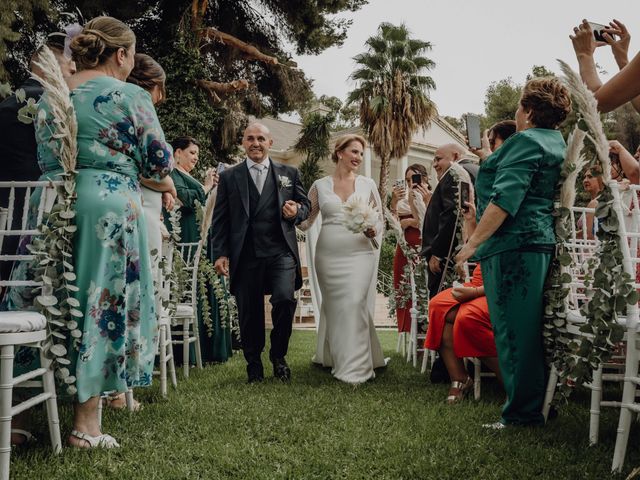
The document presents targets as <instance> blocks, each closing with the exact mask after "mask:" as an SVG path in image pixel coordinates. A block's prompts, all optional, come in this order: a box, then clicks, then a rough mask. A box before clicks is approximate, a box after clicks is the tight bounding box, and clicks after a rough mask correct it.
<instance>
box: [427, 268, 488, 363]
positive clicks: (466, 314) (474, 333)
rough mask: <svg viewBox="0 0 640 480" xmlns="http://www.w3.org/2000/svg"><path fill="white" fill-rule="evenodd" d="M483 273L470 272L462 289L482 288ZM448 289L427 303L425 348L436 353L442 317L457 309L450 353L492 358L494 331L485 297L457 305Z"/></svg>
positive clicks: (458, 355)
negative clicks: (469, 279) (427, 319)
mask: <svg viewBox="0 0 640 480" xmlns="http://www.w3.org/2000/svg"><path fill="white" fill-rule="evenodd" d="M482 285H483V282H482V273H481V272H480V265H477V266H476V268H475V270H474V271H473V277H472V278H471V282H468V283H465V284H464V286H465V287H481V286H482ZM451 290H452V289H451V288H448V289H447V290H443V291H442V292H440V293H438V294H437V295H436V296H435V297H433V298H432V299H431V300H430V301H429V327H428V329H427V338H426V339H425V341H424V346H425V348H428V349H429V350H439V349H440V343H441V341H442V332H443V330H444V325H445V320H444V319H445V317H446V315H447V313H448V312H449V310H451V309H452V308H453V307H455V306H456V305H460V308H458V313H457V314H456V319H455V322H454V324H453V351H454V353H455V354H456V356H457V357H460V358H462V357H495V356H497V353H496V343H495V340H494V338H493V329H492V328H491V321H490V320H489V306H488V305H487V297H485V296H484V295H483V296H481V297H478V298H474V299H473V300H470V301H468V302H465V303H462V304H460V303H458V301H457V300H456V299H455V298H453V295H451Z"/></svg>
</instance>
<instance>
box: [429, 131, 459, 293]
mask: <svg viewBox="0 0 640 480" xmlns="http://www.w3.org/2000/svg"><path fill="white" fill-rule="evenodd" d="M466 154H467V150H466V149H465V148H464V147H463V146H461V145H459V144H457V143H449V144H446V145H442V146H441V147H440V148H438V149H437V150H436V152H435V155H434V157H433V167H434V170H435V171H436V175H437V176H438V185H437V186H436V189H435V190H434V192H433V196H432V197H431V201H430V202H429V206H428V207H427V213H426V214H425V217H424V224H423V226H422V256H424V257H425V260H426V261H427V262H428V267H427V268H428V288H429V297H433V296H434V295H435V294H436V293H438V292H439V291H440V290H442V289H443V288H448V287H450V286H451V285H444V284H443V275H444V273H445V270H453V268H454V262H453V256H454V254H455V248H456V245H457V239H456V238H455V225H456V207H457V202H458V195H457V191H458V180H457V178H456V176H454V175H452V172H451V166H452V165H453V164H454V163H456V162H458V161H459V160H461V159H462V158H463V157H464V156H465V155H466ZM465 180H467V181H468V180H469V179H468V178H465Z"/></svg>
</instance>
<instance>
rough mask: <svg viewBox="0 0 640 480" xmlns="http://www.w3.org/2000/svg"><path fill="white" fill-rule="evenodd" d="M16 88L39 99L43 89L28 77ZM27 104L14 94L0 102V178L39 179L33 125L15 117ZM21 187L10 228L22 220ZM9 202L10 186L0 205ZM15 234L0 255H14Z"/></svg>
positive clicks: (3, 269) (1, 270)
mask: <svg viewBox="0 0 640 480" xmlns="http://www.w3.org/2000/svg"><path fill="white" fill-rule="evenodd" d="M19 88H22V89H23V90H24V91H25V94H26V98H33V99H35V100H36V101H37V100H39V99H40V96H41V95H42V92H43V91H44V89H43V88H42V85H40V84H39V83H38V82H36V81H35V80H32V79H29V80H27V81H26V82H25V83H23V84H22V85H21V86H20V87H19ZM25 105H26V103H19V102H18V100H17V99H16V96H15V94H14V95H11V96H9V97H8V98H6V99H5V100H4V101H3V102H2V103H0V132H2V136H1V137H0V138H1V140H0V181H33V180H38V178H40V175H42V172H41V171H40V167H39V166H38V151H37V144H36V134H35V130H34V128H33V125H32V124H26V123H22V122H21V121H19V120H18V110H20V109H21V108H22V107H24V106H25ZM24 193H25V192H24V190H22V189H20V190H18V191H17V192H16V197H15V203H14V206H13V227H14V228H16V227H17V225H18V222H20V221H21V220H22V209H23V205H24ZM7 205H9V189H8V188H6V189H2V190H0V207H6V206H7ZM18 241H19V238H18V237H17V236H9V237H5V239H4V243H3V245H2V253H3V254H14V253H15V252H16V250H17V248H18ZM12 266H13V262H7V261H4V262H0V278H2V280H8V278H9V274H10V273H11V268H12Z"/></svg>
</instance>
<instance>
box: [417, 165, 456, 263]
mask: <svg viewBox="0 0 640 480" xmlns="http://www.w3.org/2000/svg"><path fill="white" fill-rule="evenodd" d="M456 193H457V182H456V180H455V178H454V176H453V175H452V174H451V171H449V172H447V173H446V174H445V175H444V177H442V179H440V181H439V182H438V185H437V186H436V189H435V190H434V191H433V196H432V197H431V201H430V202H429V206H428V207H427V212H426V214H425V216H424V224H423V225H422V255H423V256H424V257H425V258H426V259H427V260H429V257H430V256H431V255H435V256H436V257H440V258H446V257H447V255H448V253H449V249H450V247H451V239H452V237H453V235H454V233H455V226H456V201H457V196H456ZM454 248H455V245H454ZM451 252H453V250H451Z"/></svg>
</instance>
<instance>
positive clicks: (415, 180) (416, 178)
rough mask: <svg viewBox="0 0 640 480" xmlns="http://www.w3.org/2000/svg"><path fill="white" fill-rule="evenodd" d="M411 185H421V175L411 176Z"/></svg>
mask: <svg viewBox="0 0 640 480" xmlns="http://www.w3.org/2000/svg"><path fill="white" fill-rule="evenodd" d="M411 183H412V184H413V185H420V184H421V183H422V175H420V174H419V173H414V174H413V175H411Z"/></svg>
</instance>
